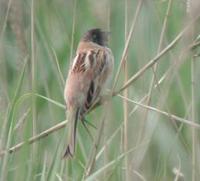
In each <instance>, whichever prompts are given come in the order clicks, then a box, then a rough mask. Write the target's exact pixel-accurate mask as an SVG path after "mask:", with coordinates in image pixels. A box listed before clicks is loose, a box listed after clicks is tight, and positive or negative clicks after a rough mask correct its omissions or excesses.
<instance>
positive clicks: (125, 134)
mask: <svg viewBox="0 0 200 181" xmlns="http://www.w3.org/2000/svg"><path fill="white" fill-rule="evenodd" d="M124 12H125V27H124V29H125V37H124V39H125V43H126V41H127V38H128V37H127V34H128V0H125V11H124ZM126 59H127V55H126V57H125V61H124V74H125V78H124V83H126V82H127V81H128V62H127V60H126ZM123 94H124V97H128V89H125V90H124V91H123ZM123 109H124V127H123V128H124V130H123V151H124V152H125V153H126V152H127V151H128V101H127V100H126V99H124V100H123ZM124 164H125V180H128V179H129V171H128V156H126V157H125V159H124Z"/></svg>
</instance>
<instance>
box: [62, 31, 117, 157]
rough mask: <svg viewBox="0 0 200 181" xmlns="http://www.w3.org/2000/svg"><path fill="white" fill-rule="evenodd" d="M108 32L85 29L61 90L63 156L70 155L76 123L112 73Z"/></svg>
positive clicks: (74, 140)
mask: <svg viewBox="0 0 200 181" xmlns="http://www.w3.org/2000/svg"><path fill="white" fill-rule="evenodd" d="M108 34H109V33H108V32H104V31H102V30H101V29H91V30H89V31H88V32H86V33H85V34H84V35H83V37H82V39H81V40H80V43H79V45H78V48H77V51H76V56H75V58H74V60H73V62H72V65H71V67H70V70H69V74H68V78H67V81H66V85H65V91H64V98H65V101H66V105H67V119H68V121H69V137H68V138H69V140H68V146H67V149H66V151H65V153H64V157H68V156H70V157H73V155H74V152H75V142H76V128H77V122H78V120H84V116H85V114H86V113H87V111H88V110H89V109H90V108H91V106H93V104H94V103H95V102H96V101H97V99H99V98H100V96H101V95H102V90H103V89H105V85H106V82H107V80H108V79H109V77H110V76H111V74H112V70H113V65H114V58H113V54H112V51H111V50H110V49H109V48H108V47H107V42H108Z"/></svg>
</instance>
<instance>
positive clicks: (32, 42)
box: [31, 0, 36, 151]
mask: <svg viewBox="0 0 200 181" xmlns="http://www.w3.org/2000/svg"><path fill="white" fill-rule="evenodd" d="M35 63H36V62H35V42H34V0H32V1H31V89H32V93H33V95H32V101H31V102H32V124H33V128H32V131H33V136H35V135H36V101H35V96H34V93H35ZM33 151H34V149H33Z"/></svg>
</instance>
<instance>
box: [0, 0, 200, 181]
mask: <svg viewBox="0 0 200 181" xmlns="http://www.w3.org/2000/svg"><path fill="white" fill-rule="evenodd" d="M126 2H127V3H128V5H127V9H126V8H125V3H126ZM137 4H138V1H131V0H127V1H126V0H124V1H117V0H110V1H106V0H102V1H97V0H96V1H94V0H85V1H83V0H82V1H81V0H57V1H55V0H42V1H38V0H32V1H31V0H15V1H12V0H7V1H6V0H1V1H0V125H1V126H0V151H1V150H4V149H7V148H9V147H11V146H13V145H15V144H17V143H20V142H21V141H25V142H27V141H28V139H29V138H30V137H31V136H33V135H36V134H39V133H41V132H42V131H44V130H46V129H48V128H50V127H52V126H54V125H56V124H58V123H60V122H61V121H64V120H65V110H64V109H62V108H60V107H58V106H56V105H54V104H52V103H51V102H50V101H48V100H44V99H41V98H39V97H36V96H34V95H33V93H38V94H40V95H43V96H45V97H46V98H48V99H52V100H56V101H58V102H60V103H61V104H64V98H63V90H64V85H63V82H62V77H61V75H60V74H59V71H58V67H57V63H58V64H59V66H60V69H61V72H62V76H63V77H64V79H66V76H67V72H68V67H69V65H70V61H71V60H70V57H74V55H75V52H76V47H77V44H78V42H79V40H80V37H81V36H82V34H83V33H84V32H85V31H87V30H88V29H90V28H93V27H100V28H102V29H105V30H108V31H110V32H111V37H110V43H109V44H110V45H109V46H110V48H111V49H112V51H113V54H114V57H115V72H116V70H117V69H118V65H119V62H120V60H121V57H122V52H123V49H124V46H125V38H124V37H125V13H126V12H127V14H128V23H127V27H128V31H129V29H130V27H131V24H132V20H133V18H134V14H135V11H136V8H137ZM167 6H168V0H152V1H150V0H146V1H144V3H143V5H142V8H141V11H140V13H139V17H138V20H137V23H136V28H135V31H134V33H133V36H132V39H131V43H130V46H129V49H128V58H127V62H128V74H129V77H131V76H132V75H134V73H136V72H137V71H138V70H139V69H140V68H141V67H143V66H144V65H145V64H147V63H148V62H149V60H150V59H152V58H153V57H155V56H156V54H157V53H158V44H159V40H160V33H161V30H162V26H163V21H164V18H165V14H166V10H167ZM198 7H199V6H198ZM196 9H198V8H196ZM187 16H188V15H187V13H186V2H185V1H182V0H176V1H173V3H172V8H171V11H170V14H169V16H168V18H167V20H168V21H167V27H166V31H165V33H164V41H163V44H162V46H161V47H162V48H161V49H163V48H164V47H166V46H167V45H168V44H169V43H170V42H171V41H172V40H173V39H174V38H175V37H176V35H178V33H179V32H181V31H182V30H183V28H184V27H185V26H186V25H187V23H188V17H187ZM32 20H33V22H32ZM197 22H198V23H199V21H197ZM198 23H197V24H196V27H195V28H196V29H195V31H194V32H195V33H193V38H191V36H190V35H186V36H185V37H184V38H183V40H181V41H180V42H179V43H178V45H177V46H176V47H173V49H171V50H170V52H168V53H167V54H165V56H163V57H162V58H161V61H160V62H159V64H158V67H157V70H156V77H157V79H158V80H159V79H160V78H161V77H162V76H163V75H164V74H165V73H166V72H167V71H169V74H167V76H166V79H165V80H164V81H163V82H162V83H161V84H160V86H159V88H156V89H153V92H152V95H151V102H150V105H151V106H153V107H156V108H158V109H160V110H165V111H167V112H170V113H171V114H175V115H177V116H180V117H183V118H185V119H188V120H191V106H192V100H191V89H192V84H191V73H194V77H195V80H196V82H195V84H194V90H195V100H194V105H193V106H194V108H195V120H196V121H198V119H199V116H200V112H199V105H200V94H199V91H200V86H199V84H198V77H199V76H200V75H199V71H198V70H199V68H200V63H199V62H198V61H195V62H194V63H195V69H194V72H191V61H192V56H193V54H192V53H193V52H187V51H186V49H185V47H187V46H189V45H190V44H191V43H192V42H193V39H195V37H196V36H197V35H198V31H199V24H198ZM73 26H74V29H73ZM185 52H186V53H185ZM71 53H72V55H71ZM184 53H185V54H184ZM195 53H198V48H197V51H196V50H195ZM196 59H199V58H198V57H197V58H196ZM56 61H58V62H56ZM24 66H25V73H24V75H23V74H22V72H23V67H24ZM153 75H154V73H153V71H152V69H151V68H150V69H148V70H147V71H146V72H145V74H144V75H142V76H141V77H140V78H139V79H138V80H137V81H136V82H134V84H133V85H131V86H130V87H129V88H128V90H129V98H130V99H133V100H135V101H139V100H141V99H142V98H143V97H144V96H145V95H146V94H147V93H148V90H149V87H150V85H151V80H152V77H153ZM113 77H114V75H113ZM20 79H21V80H22V82H21V84H19V81H20ZM123 80H124V71H123V70H122V72H121V74H120V78H119V81H118V84H117V88H116V89H118V88H120V87H121V86H122V85H123ZM29 93H32V94H29ZM122 103H123V99H121V98H119V97H114V98H113V99H112V101H111V102H110V103H108V105H105V107H104V106H101V107H99V108H97V109H95V110H94V111H93V112H91V113H90V114H89V115H88V116H87V120H89V122H91V123H92V124H94V125H95V126H98V125H100V122H101V121H102V119H103V117H104V115H106V119H105V126H104V130H103V133H102V137H101V142H100V145H98V149H97V153H99V151H100V150H101V149H103V148H104V147H103V146H104V145H105V150H104V152H103V153H102V154H101V155H99V157H98V159H97V160H96V162H95V164H94V169H93V170H92V172H91V176H90V177H88V180H89V179H91V180H115V181H116V180H124V173H125V172H128V173H129V176H130V178H129V180H142V178H143V180H152V181H155V180H158V181H160V180H174V179H175V177H176V174H175V173H174V171H173V170H175V169H177V170H180V172H181V174H183V175H184V179H185V180H191V177H192V171H193V170H194V169H195V171H196V178H199V177H200V175H199V173H200V172H199V169H200V164H199V163H200V158H199V154H198V153H199V148H200V147H199V140H198V139H196V141H195V156H196V167H195V168H192V157H194V153H193V152H192V147H193V145H192V131H191V130H192V129H191V127H190V126H189V125H184V124H183V123H180V122H176V121H174V120H171V119H170V118H169V117H164V116H161V115H160V114H159V113H157V112H153V111H148V112H146V109H144V108H141V107H137V109H136V110H135V111H134V112H133V113H131V112H132V109H134V108H136V107H135V105H134V104H133V103H129V113H130V115H129V120H128V121H129V123H128V124H129V126H128V133H127V134H128V149H130V150H131V149H133V148H134V149H133V150H132V151H131V152H129V153H124V150H123V131H122V130H123V114H124V111H123V104H122ZM144 104H146V102H144ZM146 113H147V114H146ZM145 114H146V116H145ZM197 123H199V121H198V122H197ZM16 125H18V126H17V127H16ZM78 129H79V131H78V145H77V149H76V155H75V158H73V159H71V160H63V159H62V153H63V150H64V148H65V145H66V140H67V138H66V132H67V129H66V128H65V129H60V130H57V131H56V132H54V133H52V134H50V135H48V136H47V137H46V138H43V139H41V140H39V141H37V142H36V143H34V144H32V145H29V144H25V145H24V146H23V147H22V148H21V149H20V150H18V151H16V153H12V154H6V155H4V156H2V157H1V160H0V180H2V181H4V180H5V181H13V180H20V181H22V180H53V181H54V180H81V179H83V176H84V174H85V169H86V166H87V163H88V160H89V158H90V155H91V150H92V145H93V141H92V140H91V138H90V137H89V135H88V134H87V132H86V130H85V129H84V127H83V126H82V125H81V124H79V128H78ZM89 129H90V131H91V133H92V135H93V137H94V138H95V137H96V134H97V130H95V129H93V128H91V127H90V126H89ZM196 138H199V130H198V129H197V131H196ZM107 141H108V143H107ZM193 144H194V143H193ZM125 157H127V158H128V163H129V167H128V168H125V167H124V158H125ZM109 164H110V165H109ZM98 172H99V175H98V174H97V173H98ZM95 174H97V176H95ZM94 178H96V179H94ZM181 179H182V177H181V176H180V178H179V180H181Z"/></svg>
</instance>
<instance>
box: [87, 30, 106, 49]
mask: <svg viewBox="0 0 200 181" xmlns="http://www.w3.org/2000/svg"><path fill="white" fill-rule="evenodd" d="M108 34H109V32H105V31H102V30H101V29H100V28H96V29H91V30H89V31H87V32H86V33H85V34H84V35H83V41H92V42H94V43H96V44H98V45H101V46H105V45H107V42H108Z"/></svg>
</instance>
